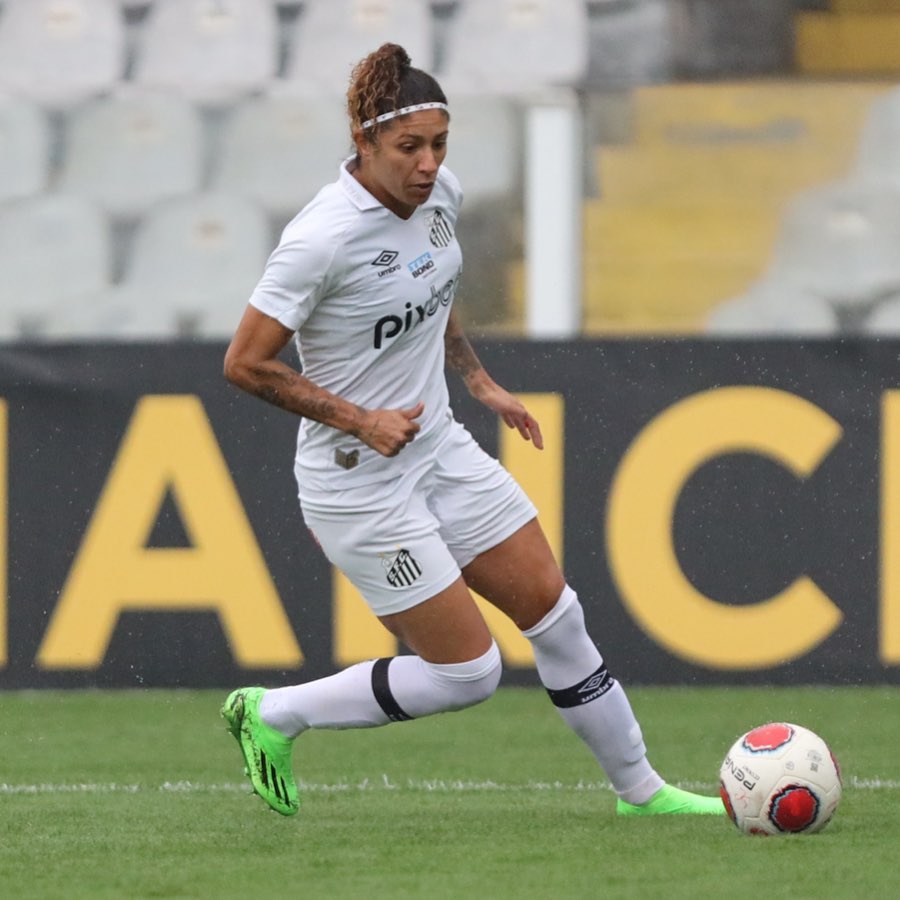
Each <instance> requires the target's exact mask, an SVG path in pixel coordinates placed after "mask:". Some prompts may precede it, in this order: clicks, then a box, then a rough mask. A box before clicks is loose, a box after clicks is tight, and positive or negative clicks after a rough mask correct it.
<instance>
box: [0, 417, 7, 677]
mask: <svg viewBox="0 0 900 900" xmlns="http://www.w3.org/2000/svg"><path fill="white" fill-rule="evenodd" d="M6 426H7V419H6V401H5V400H3V399H0V668H3V667H4V666H5V665H6V663H7V661H8V660H9V652H8V636H7V625H6V623H7V616H6V605H7V602H8V598H7V596H6V590H7V588H6V585H7V566H8V565H9V563H8V561H7V546H8V543H7V542H8V539H9V532H8V524H7V523H8V522H9V506H8V504H7V498H6V486H7V484H8V483H9V472H8V469H7V459H8V451H7V427H6Z"/></svg>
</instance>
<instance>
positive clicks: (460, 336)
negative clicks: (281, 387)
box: [444, 313, 482, 381]
mask: <svg viewBox="0 0 900 900" xmlns="http://www.w3.org/2000/svg"><path fill="white" fill-rule="evenodd" d="M444 350H445V353H446V357H447V364H448V365H449V366H450V368H452V369H453V370H454V371H456V372H458V373H459V374H460V375H461V376H462V379H463V381H465V380H466V379H467V378H468V377H469V376H470V375H472V374H473V373H474V372H477V371H478V370H479V369H481V368H482V366H481V362H480V361H479V359H478V357H477V356H476V355H475V351H474V350H473V349H472V345H471V344H470V343H469V339H468V338H467V337H466V335H465V332H464V331H463V330H462V328H461V327H460V325H459V323H458V322H457V321H456V317H455V316H453V314H452V313H451V315H450V319H449V320H448V322H447V330H446V332H445V333H444Z"/></svg>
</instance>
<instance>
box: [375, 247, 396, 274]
mask: <svg viewBox="0 0 900 900" xmlns="http://www.w3.org/2000/svg"><path fill="white" fill-rule="evenodd" d="M399 255H400V254H399V253H397V251H396V250H382V251H381V253H379V254H378V256H376V257H375V259H373V260H372V262H371V265H373V266H378V267H379V268H380V269H381V271H380V272H379V273H378V277H379V278H382V277H383V276H385V275H391V274H392V273H394V272H399V271H400V264H399V263H397V264H396V265H395V264H394V260H395V259H396V258H397V257H398V256H399Z"/></svg>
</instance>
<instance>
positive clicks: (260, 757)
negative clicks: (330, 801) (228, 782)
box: [222, 687, 300, 816]
mask: <svg viewBox="0 0 900 900" xmlns="http://www.w3.org/2000/svg"><path fill="white" fill-rule="evenodd" d="M265 692H266V689H265V688H261V687H248V688H238V689H237V690H236V691H232V692H231V693H230V694H229V695H228V699H227V700H226V701H225V705H224V706H223V707H222V717H223V718H224V719H225V721H226V722H227V723H228V730H229V731H230V732H231V733H232V734H233V735H234V739H235V740H236V741H237V742H238V744H239V745H240V748H241V752H242V753H243V754H244V761H245V763H246V764H247V767H246V769H245V772H246V774H247V775H249V776H250V781H251V782H252V784H253V790H254V791H255V792H256V793H257V794H259V796H260V797H262V798H263V800H265V801H266V803H268V804H269V806H271V807H272V809H274V810H275V812H279V813H281V815H283V816H293V815H294V814H295V813H296V812H297V810H299V809H300V800H299V798H298V797H297V785H296V783H295V782H294V773H293V770H292V769H291V749H292V747H293V741H292V740H291V739H290V738H286V737H285V736H284V735H283V734H281V733H280V732H278V731H276V730H275V729H274V728H271V727H270V726H269V725H266V723H265V722H263V720H262V719H261V718H260V715H259V701H260V700H261V699H262V696H263V694H265Z"/></svg>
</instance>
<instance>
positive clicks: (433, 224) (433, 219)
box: [425, 209, 453, 247]
mask: <svg viewBox="0 0 900 900" xmlns="http://www.w3.org/2000/svg"><path fill="white" fill-rule="evenodd" d="M425 225H426V226H427V228H428V240H429V241H431V245H432V246H433V247H448V246H449V245H450V241H452V240H453V229H452V228H451V227H450V223H449V222H448V221H447V220H446V219H445V218H444V214H443V213H442V212H441V211H440V210H439V209H436V210H435V211H434V212H433V213H432V214H431V215H430V216H429V217H428V218H427V219H426V220H425Z"/></svg>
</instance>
